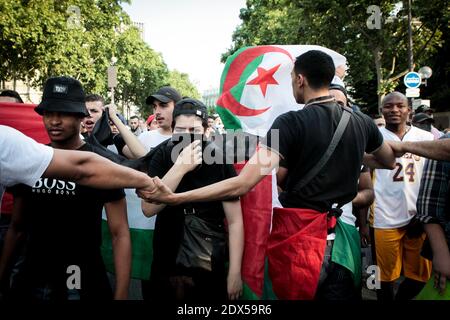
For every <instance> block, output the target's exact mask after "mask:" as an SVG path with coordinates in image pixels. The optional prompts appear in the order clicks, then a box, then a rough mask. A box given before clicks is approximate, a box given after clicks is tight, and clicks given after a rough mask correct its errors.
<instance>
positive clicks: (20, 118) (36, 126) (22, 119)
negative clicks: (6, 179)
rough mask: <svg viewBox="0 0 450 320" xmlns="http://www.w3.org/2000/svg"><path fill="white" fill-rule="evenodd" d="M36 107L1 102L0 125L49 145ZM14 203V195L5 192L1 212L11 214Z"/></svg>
mask: <svg viewBox="0 0 450 320" xmlns="http://www.w3.org/2000/svg"><path fill="white" fill-rule="evenodd" d="M35 107H36V105H34V104H25V103H9V102H1V103H0V124H1V125H5V126H9V127H12V128H15V129H16V130H19V131H20V132H22V133H23V134H24V135H26V136H28V137H30V138H32V139H34V140H36V141H37V142H40V143H44V144H47V143H49V142H50V140H49V138H48V135H47V131H46V130H45V127H44V124H43V122H42V117H41V116H40V115H38V114H37V113H36V112H35V111H34V108H35ZM13 201H14V199H13V196H12V194H10V193H8V192H5V194H4V195H3V198H2V200H1V211H0V212H2V213H9V214H11V213H12V208H13Z"/></svg>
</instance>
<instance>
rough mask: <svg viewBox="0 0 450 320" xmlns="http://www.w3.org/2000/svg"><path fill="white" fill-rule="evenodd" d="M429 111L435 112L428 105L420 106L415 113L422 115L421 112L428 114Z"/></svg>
mask: <svg viewBox="0 0 450 320" xmlns="http://www.w3.org/2000/svg"><path fill="white" fill-rule="evenodd" d="M427 111H431V112H434V110H433V109H432V108H430V107H429V106H427V105H426V104H421V105H420V106H418V107H417V109H416V111H415V112H416V113H421V112H427Z"/></svg>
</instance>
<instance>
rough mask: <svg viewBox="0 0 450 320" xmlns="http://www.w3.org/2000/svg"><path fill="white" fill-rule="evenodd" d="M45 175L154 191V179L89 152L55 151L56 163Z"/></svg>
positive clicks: (97, 184)
mask: <svg viewBox="0 0 450 320" xmlns="http://www.w3.org/2000/svg"><path fill="white" fill-rule="evenodd" d="M42 176H43V177H47V178H62V179H68V180H72V181H75V182H77V183H79V184H82V185H87V186H90V187H93V188H100V189H118V188H136V189H140V188H148V189H149V190H152V189H153V188H154V184H153V182H152V179H151V178H150V177H148V176H147V175H146V174H145V173H143V172H139V171H136V170H133V169H130V168H127V167H124V166H121V165H118V164H115V163H113V162H112V161H109V160H108V159H105V158H103V157H101V156H99V155H97V154H95V153H92V152H85V151H73V150H62V149H54V154H53V158H52V161H51V162H50V164H49V166H48V167H47V169H46V170H45V172H44V174H43V175H42Z"/></svg>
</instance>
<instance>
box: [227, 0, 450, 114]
mask: <svg viewBox="0 0 450 320" xmlns="http://www.w3.org/2000/svg"><path fill="white" fill-rule="evenodd" d="M397 3H398V1H378V3H376V4H377V5H379V6H380V8H381V11H382V13H383V17H384V18H385V19H384V20H383V24H382V28H381V30H369V29H368V28H367V26H366V21H367V19H368V17H369V14H367V12H366V10H367V7H368V6H369V5H372V4H373V2H372V1H371V0H358V1H354V0H347V1H345V0H342V1H335V0H302V1H300V0H296V1H288V0H248V1H247V8H245V9H242V10H241V14H240V18H241V20H242V23H241V25H240V26H239V27H238V28H237V29H236V31H235V32H234V35H233V45H232V47H231V48H230V49H229V50H228V51H227V52H226V53H225V54H224V55H223V57H222V59H223V60H224V59H225V58H226V57H227V56H228V55H230V54H232V53H233V52H235V51H236V50H237V49H239V48H240V47H242V46H246V45H262V44H318V45H322V46H326V47H329V48H331V49H334V50H336V51H338V52H340V53H342V54H344V55H345V56H346V57H347V60H348V63H349V66H350V69H349V73H348V78H346V81H347V83H348V84H349V87H350V91H351V93H352V96H353V97H354V98H355V100H356V102H357V103H358V104H360V105H362V106H364V107H374V109H375V110H376V109H377V106H378V104H379V101H380V99H381V97H382V96H383V94H385V93H386V92H388V91H391V90H393V89H395V88H402V85H401V84H400V81H399V80H400V79H401V78H402V76H403V75H404V74H405V73H406V71H407V20H406V19H405V9H406V6H403V9H402V10H399V11H398V12H396V14H394V12H395V10H394V9H395V8H396V4H397ZM447 7H448V3H447V1H437V0H430V1H424V0H416V1H414V6H413V15H414V16H415V17H416V18H418V19H416V20H415V23H414V25H413V28H414V34H413V37H414V48H413V51H414V56H415V62H416V65H422V64H423V63H424V62H425V61H427V60H429V59H430V58H431V57H433V56H434V55H435V54H436V53H437V51H438V49H439V48H440V47H441V46H442V45H443V44H444V43H445V41H444V40H443V38H442V37H443V31H442V30H444V29H445V28H448V10H447V11H446V9H448V8H447ZM424 8H427V9H426V10H424ZM444 11H446V12H447V13H446V14H443V15H442V16H440V17H438V18H433V19H428V18H429V17H430V16H431V15H432V14H433V12H434V15H436V12H444ZM389 15H391V19H389V20H388V19H386V18H387V17H388V16H389ZM426 15H428V17H426Z"/></svg>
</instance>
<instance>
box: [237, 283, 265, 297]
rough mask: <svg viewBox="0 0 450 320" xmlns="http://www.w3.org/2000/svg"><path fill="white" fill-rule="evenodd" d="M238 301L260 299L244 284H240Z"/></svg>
mask: <svg viewBox="0 0 450 320" xmlns="http://www.w3.org/2000/svg"><path fill="white" fill-rule="evenodd" d="M240 300H261V298H260V297H258V295H257V294H256V293H254V292H253V291H252V289H250V287H249V286H248V285H247V284H246V283H245V282H244V283H243V284H242V296H241V298H240Z"/></svg>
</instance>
